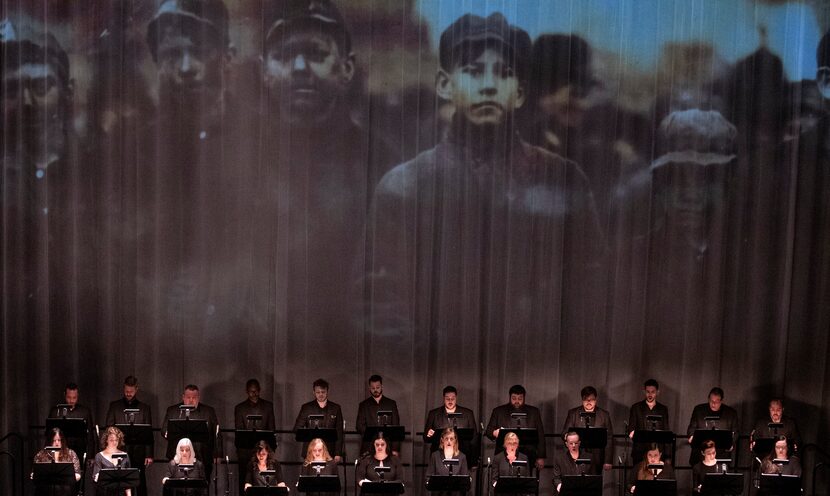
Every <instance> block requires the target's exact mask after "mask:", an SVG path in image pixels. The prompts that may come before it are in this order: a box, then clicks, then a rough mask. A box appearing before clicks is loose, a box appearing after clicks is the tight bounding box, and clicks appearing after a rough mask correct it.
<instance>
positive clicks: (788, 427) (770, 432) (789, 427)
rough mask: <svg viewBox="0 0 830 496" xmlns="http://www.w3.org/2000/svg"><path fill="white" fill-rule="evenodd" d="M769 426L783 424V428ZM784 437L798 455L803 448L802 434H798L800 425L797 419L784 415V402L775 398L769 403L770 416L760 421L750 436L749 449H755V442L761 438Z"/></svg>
mask: <svg viewBox="0 0 830 496" xmlns="http://www.w3.org/2000/svg"><path fill="white" fill-rule="evenodd" d="M769 424H781V427H770V426H769ZM776 436H784V437H786V438H787V440H788V441H789V442H790V446H791V447H792V450H793V452H794V454H797V453H798V449H799V447H800V446H801V434H799V432H798V425H797V424H796V423H795V419H793V418H792V417H790V416H788V415H784V400H782V399H781V398H773V399H771V400H770V402H769V416H767V417H764V418H760V419H758V421H757V422H755V428H754V429H752V433H751V434H750V435H749V440H750V441H749V448H750V449H754V448H755V441H756V440H757V439H761V438H775V437H776Z"/></svg>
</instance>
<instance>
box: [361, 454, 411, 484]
mask: <svg viewBox="0 0 830 496" xmlns="http://www.w3.org/2000/svg"><path fill="white" fill-rule="evenodd" d="M380 464H381V462H380V461H379V460H377V459H375V457H374V456H364V457H363V458H362V459H361V460H360V463H359V464H358V466H357V476H356V477H357V480H358V481H361V480H363V479H368V480H370V481H372V482H377V481H379V480H380V477H379V476H378V473H377V472H375V467H377V466H379V465H380ZM383 465H384V466H385V467H391V468H392V470H391V471H389V472H388V473H385V474H383V480H387V481H402V480H403V465H401V460H400V459H399V458H398V457H397V456H392V455H390V456H387V457H386V459H385V460H383Z"/></svg>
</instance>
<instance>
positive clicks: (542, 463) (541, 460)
mask: <svg viewBox="0 0 830 496" xmlns="http://www.w3.org/2000/svg"><path fill="white" fill-rule="evenodd" d="M543 468H545V459H544V458H537V459H536V470H542V469H543Z"/></svg>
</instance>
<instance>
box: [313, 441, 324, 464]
mask: <svg viewBox="0 0 830 496" xmlns="http://www.w3.org/2000/svg"><path fill="white" fill-rule="evenodd" d="M311 456H313V457H314V459H315V460H322V459H323V443H316V444H315V445H314V446H312V447H311Z"/></svg>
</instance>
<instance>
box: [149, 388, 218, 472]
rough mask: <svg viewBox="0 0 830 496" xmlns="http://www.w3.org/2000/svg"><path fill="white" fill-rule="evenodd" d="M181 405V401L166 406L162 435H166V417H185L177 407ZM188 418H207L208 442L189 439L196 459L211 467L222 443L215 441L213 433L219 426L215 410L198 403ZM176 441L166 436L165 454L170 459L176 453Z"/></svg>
mask: <svg viewBox="0 0 830 496" xmlns="http://www.w3.org/2000/svg"><path fill="white" fill-rule="evenodd" d="M181 405H182V403H177V404H175V405H171V406H169V407H168V408H167V412H166V413H165V414H164V421H163V422H162V424H161V432H162V435H165V436H166V435H167V421H168V419H180V418H181V419H183V418H185V414H184V412H183V411H181V410H179V407H180V406H181ZM190 419H191V420H207V423H208V442H207V443H197V442H196V441H194V440H193V439H191V441H192V442H193V449H194V451H195V452H196V459H197V460H200V461H202V463H204V464H206V465H207V466H208V467H211V466H213V458H214V457H217V456H220V455H221V449H222V443H216V436H215V435H214V433H215V432H216V428H217V427H218V426H219V419H217V417H216V411H215V410H214V409H213V407H211V406H208V405H206V404H204V403H199V406H198V408H195V409H193V410H191V411H190ZM177 443H178V441H177V440H174V439H172V438H170V437H168V440H167V454H166V456H167V458H169V459H171V460H172V459H173V457H174V456H175V454H176V444H177Z"/></svg>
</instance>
